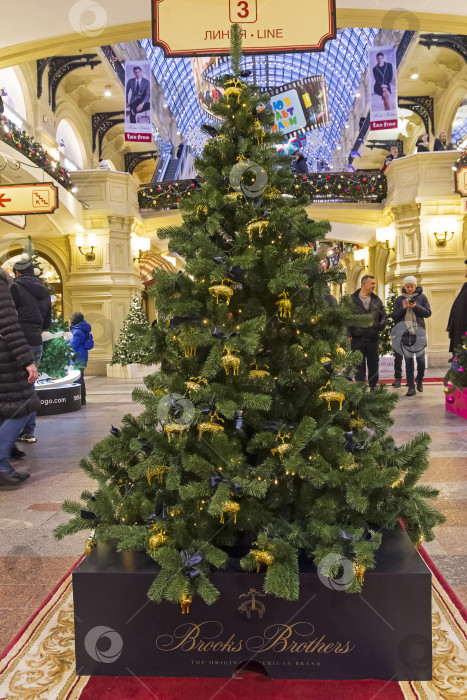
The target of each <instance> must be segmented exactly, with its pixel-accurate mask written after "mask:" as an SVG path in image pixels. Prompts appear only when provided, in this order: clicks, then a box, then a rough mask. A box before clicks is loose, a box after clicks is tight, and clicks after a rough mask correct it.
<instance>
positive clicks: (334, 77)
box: [141, 29, 379, 163]
mask: <svg viewBox="0 0 467 700" xmlns="http://www.w3.org/2000/svg"><path fill="white" fill-rule="evenodd" d="M378 32H379V29H344V30H341V31H339V33H338V35H337V37H336V39H334V40H333V41H328V42H327V44H326V47H325V50H324V51H322V52H320V53H289V54H274V55H271V56H245V57H244V58H243V61H242V67H244V68H245V69H246V68H248V69H251V70H253V75H254V76H255V82H256V84H257V85H260V86H261V87H264V88H268V87H278V86H280V85H283V84H285V83H289V82H292V81H294V80H298V79H300V78H307V77H310V76H313V75H318V74H321V73H323V74H324V75H325V76H326V79H327V85H328V93H329V103H330V107H331V125H330V126H327V127H322V128H320V129H319V130H318V133H319V134H320V136H321V139H319V141H318V144H316V136H317V134H314V136H315V138H314V139H313V141H314V142H315V144H316V145H315V148H314V152H313V157H315V158H317V159H320V160H321V159H323V160H325V161H327V162H328V163H331V158H332V154H333V152H334V149H335V148H336V146H337V144H338V143H339V141H340V138H341V134H342V130H343V129H344V128H345V125H346V123H347V119H348V116H349V112H350V108H351V106H352V104H353V103H354V101H355V93H356V92H357V90H358V87H359V85H360V80H361V77H362V75H363V73H364V71H365V69H366V66H367V61H368V48H369V47H371V46H372V45H373V43H374V40H375V37H376V35H377V34H378ZM141 46H142V47H143V49H144V51H145V53H146V55H147V57H148V59H149V60H150V61H151V62H152V69H153V73H154V76H155V78H156V80H157V82H158V83H159V84H160V85H161V87H162V89H163V90H164V95H165V99H166V101H167V104H168V106H169V107H170V109H171V111H172V112H173V114H174V116H175V118H176V120H177V124H178V128H179V130H180V131H181V132H182V134H184V135H186V134H187V133H188V132H190V131H192V130H193V129H195V128H196V127H199V126H201V124H204V123H206V122H208V121H209V118H208V117H207V115H205V114H204V112H202V110H201V108H200V106H199V103H198V99H197V96H196V90H195V83H194V78H193V71H192V67H191V61H190V59H189V58H164V53H163V51H162V49H160V48H159V47H154V46H153V45H152V42H151V40H150V39H144V40H143V41H141ZM226 72H229V65H228V64H226V63H225V62H223V63H221V64H220V65H219V66H217V67H215V68H214V69H212V70H210V76H216V75H222V74H223V73H226ZM253 75H252V76H251V78H250V79H249V80H252V79H253Z"/></svg>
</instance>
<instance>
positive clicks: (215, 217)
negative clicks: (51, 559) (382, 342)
mask: <svg viewBox="0 0 467 700" xmlns="http://www.w3.org/2000/svg"><path fill="white" fill-rule="evenodd" d="M234 70H235V72H236V73H238V66H237V67H235V69H234ZM221 82H222V84H223V85H224V86H225V87H226V88H227V89H226V95H225V97H223V98H221V99H220V102H219V103H218V104H215V105H213V107H212V109H213V110H214V111H215V112H216V114H217V115H218V116H219V117H220V119H221V123H220V126H219V127H218V133H217V135H215V136H213V137H212V138H210V139H209V141H208V142H207V145H206V148H205V151H204V155H203V157H202V158H200V159H199V160H198V161H197V164H196V167H197V168H198V170H199V172H200V175H201V177H202V179H203V184H202V186H201V189H199V190H197V191H195V190H194V191H193V193H192V194H191V195H190V196H187V198H186V199H185V200H184V201H183V202H182V203H181V210H182V213H183V223H182V224H181V225H180V226H173V227H170V228H168V229H166V230H162V231H160V232H159V235H160V237H161V238H165V239H168V240H169V249H170V250H176V251H177V252H178V253H179V254H180V255H182V256H183V257H184V259H185V260H186V267H185V270H184V271H183V272H182V273H178V274H175V273H170V272H161V273H160V274H159V273H158V279H157V281H156V282H155V284H154V285H153V286H152V287H151V290H150V293H151V294H152V295H153V296H154V298H155V301H156V307H157V309H158V324H157V327H156V328H151V329H149V330H147V332H146V337H145V339H144V344H145V345H144V347H146V348H147V354H146V361H151V362H160V363H161V368H160V371H159V372H158V373H156V374H154V375H151V376H149V377H147V379H146V380H145V384H146V389H145V390H141V389H137V390H135V391H134V393H133V398H134V400H135V401H137V402H138V403H139V404H140V406H141V407H142V410H141V412H140V413H139V414H138V416H131V415H128V416H125V418H124V419H123V422H122V426H121V427H120V431H119V433H118V434H115V435H113V436H110V437H107V438H106V439H105V440H103V441H102V442H100V443H99V444H97V445H96V446H95V447H94V448H93V449H92V451H91V453H90V455H89V457H88V458H87V459H86V460H83V461H82V463H81V466H82V468H83V469H84V471H85V472H86V474H88V475H89V476H90V477H92V478H94V479H95V480H96V481H97V484H98V486H97V490H96V492H95V494H94V496H93V497H90V496H89V494H86V495H85V496H84V499H83V503H84V506H83V507H84V508H85V509H86V510H88V511H91V512H92V513H94V514H95V515H96V517H98V522H97V528H96V538H97V542H98V543H99V542H105V541H111V540H112V541H117V547H118V549H120V550H126V549H128V550H134V549H141V550H142V551H145V552H146V553H147V554H148V556H152V557H153V559H154V560H155V562H157V565H158V568H157V574H156V576H155V580H154V582H153V584H152V585H151V588H150V590H149V593H148V595H149V597H150V599H151V600H154V601H161V600H164V599H165V600H169V601H172V602H175V603H176V602H179V601H180V600H181V599H182V600H184V599H185V598H187V597H190V596H191V597H194V596H200V597H201V598H202V599H203V600H204V601H205V602H206V603H208V604H209V603H212V602H213V601H214V600H216V598H217V597H218V595H219V592H218V591H217V590H216V588H215V586H214V585H213V584H212V582H211V581H210V573H211V571H213V570H216V569H218V568H220V567H223V566H225V564H226V560H227V557H228V555H229V553H230V552H231V548H232V547H233V546H238V545H240V546H245V545H246V547H247V550H246V551H247V552H248V551H250V549H254V548H256V547H257V548H258V549H260V550H265V551H267V552H270V553H271V555H272V556H273V560H271V561H270V565H269V566H268V567H267V569H265V565H264V564H263V565H262V566H263V569H262V571H263V573H262V574H258V575H261V576H264V573H265V578H264V590H265V591H266V592H268V593H271V594H273V595H276V596H279V597H283V598H286V599H288V600H296V599H297V598H298V593H299V577H298V556H299V554H300V555H301V556H306V557H308V558H311V559H313V560H314V561H315V563H317V564H319V562H320V561H321V560H322V559H323V558H324V557H325V556H326V555H327V554H329V553H336V554H339V555H340V556H344V557H347V558H348V559H350V560H351V561H352V562H353V563H354V564H355V565H358V566H359V567H361V568H371V567H373V566H374V564H375V556H376V555H377V550H378V547H379V545H380V542H381V536H380V535H379V534H377V533H378V532H379V531H380V530H381V529H383V528H387V527H389V528H393V527H395V526H396V525H397V523H398V520H399V518H403V520H404V521H405V523H406V524H407V527H408V532H409V534H410V536H411V537H412V539H413V540H414V541H417V540H418V538H419V537H420V535H423V536H424V537H426V538H428V539H429V538H430V537H432V528H433V526H434V525H435V524H437V523H439V522H441V521H442V520H443V516H441V514H439V513H438V512H437V511H435V510H434V509H433V508H432V507H431V506H430V505H428V501H430V500H431V499H432V498H433V497H435V496H436V493H437V492H436V491H434V490H430V489H427V487H426V486H423V487H422V486H418V485H417V482H418V480H419V478H420V476H421V474H422V473H423V472H424V471H425V469H426V468H427V466H428V462H427V450H428V443H429V437H428V436H427V435H419V436H417V437H416V438H415V439H414V440H412V442H410V443H408V444H407V445H404V446H402V447H401V448H396V446H395V444H394V440H393V439H392V438H391V437H388V436H386V431H387V429H388V427H389V426H390V425H391V424H392V419H391V416H390V413H391V410H392V409H393V407H394V403H395V401H396V400H397V398H396V397H395V396H394V395H392V394H391V393H390V392H388V391H387V390H386V388H385V387H384V386H383V385H381V386H379V387H378V388H377V389H376V391H374V392H371V393H370V392H369V391H368V388H367V386H366V385H365V384H363V383H352V382H351V381H349V377H350V378H351V377H352V374H354V372H355V365H356V363H357V362H358V360H359V358H360V357H361V356H360V354H359V353H354V354H352V353H351V352H350V351H349V348H348V345H347V341H346V337H347V327H348V326H349V325H358V323H359V322H360V323H364V322H365V321H362V317H361V316H357V317H356V316H355V315H354V314H353V313H352V310H351V305H350V303H349V300H348V299H345V300H344V301H343V302H342V304H340V305H339V306H337V307H330V306H328V305H327V303H326V301H325V299H326V295H327V289H328V284H329V283H330V281H332V280H335V279H336V275H337V276H339V275H340V274H341V273H340V272H339V271H337V272H336V271H335V270H329V271H328V272H326V271H324V270H323V269H321V267H320V262H319V260H318V257H317V256H315V255H314V253H313V251H314V248H313V246H314V244H316V243H317V242H318V241H320V240H323V238H324V237H325V235H326V233H327V232H329V230H330V226H329V223H327V222H319V223H315V222H312V221H310V220H308V218H307V215H306V210H305V209H304V205H306V204H307V203H308V199H307V198H306V197H302V198H298V199H297V198H291V197H283V196H282V195H281V193H282V192H286V191H287V188H289V187H290V186H291V185H292V182H293V180H292V176H291V174H290V159H289V158H287V157H284V156H280V155H278V153H277V151H276V149H275V148H274V144H276V143H277V142H278V140H279V139H280V138H281V137H280V136H278V135H276V134H273V133H272V132H271V126H272V123H273V114H272V113H271V111H270V110H268V109H263V107H264V105H265V104H267V102H268V97H267V96H265V95H263V94H260V93H258V92H257V90H256V89H255V87H254V86H248V85H246V84H245V83H243V82H240V81H239V80H236V78H235V76H232V75H229V76H226V77H225V78H223V79H222V80H221ZM229 88H231V89H229ZM251 163H253V164H254V165H253V166H252V165H251ZM254 187H256V188H257V191H256V192H255V193H253V194H252V193H251V188H254ZM310 244H311V245H310ZM219 285H222V287H223V289H221V290H219ZM219 291H220V292H221V293H220V294H219ZM227 296H228V297H229V303H227ZM216 297H217V298H216ZM328 402H329V403H328ZM109 422H110V421H109ZM349 432H352V439H353V443H352V444H353V445H354V446H356V449H355V450H353V451H352V449H351V447H349V441H348V439H347V441H346V439H345V436H346V434H347V435H348V433H349ZM357 447H358V449H357ZM92 499H94V500H92ZM67 508H68V510H71V511H72V514H73V515H74V520H72V521H71V523H70V524H69V528H70V531H74V528H76V527H77V523H78V522H79V517H80V516H79V514H78V513H77V510H76V508H75V507H74V506H67ZM83 522H88V523H89V520H88V521H83ZM91 522H92V521H91ZM368 531H371V532H372V533H373V537H372V539H371V540H368V539H366V538H365V537H364V534H365V532H368ZM64 532H65V528H64V527H63V526H61V528H59V530H58V535H59V536H62V535H63V534H64ZM342 532H344V533H351V534H352V535H353V539H348V538H345V537H343V535H342ZM153 538H154V539H153ZM241 563H242V566H243V567H244V568H245V569H247V570H252V571H255V570H256V561H255V559H254V556H253V554H251V553H249V554H246V556H244V557H243V559H242V560H241ZM360 589H361V584H360V582H359V580H358V578H357V577H356V578H355V580H354V581H353V583H352V586H351V589H350V590H352V591H355V592H358V591H359V590H360Z"/></svg>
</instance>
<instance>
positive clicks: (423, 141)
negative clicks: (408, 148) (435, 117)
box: [416, 134, 430, 153]
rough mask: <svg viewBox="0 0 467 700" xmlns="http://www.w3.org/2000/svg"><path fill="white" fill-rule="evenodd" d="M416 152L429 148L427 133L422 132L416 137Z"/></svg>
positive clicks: (424, 151)
mask: <svg viewBox="0 0 467 700" xmlns="http://www.w3.org/2000/svg"><path fill="white" fill-rule="evenodd" d="M416 146H417V153H428V151H429V150H430V144H429V141H428V134H422V135H421V136H419V137H418V139H417V143H416Z"/></svg>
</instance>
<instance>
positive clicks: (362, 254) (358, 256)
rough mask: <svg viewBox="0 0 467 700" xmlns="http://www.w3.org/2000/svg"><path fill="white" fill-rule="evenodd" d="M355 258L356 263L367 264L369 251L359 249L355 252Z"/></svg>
mask: <svg viewBox="0 0 467 700" xmlns="http://www.w3.org/2000/svg"><path fill="white" fill-rule="evenodd" d="M353 258H354V260H355V261H356V262H361V263H363V264H365V261H366V258H367V249H366V248H359V249H358V250H354V253H353Z"/></svg>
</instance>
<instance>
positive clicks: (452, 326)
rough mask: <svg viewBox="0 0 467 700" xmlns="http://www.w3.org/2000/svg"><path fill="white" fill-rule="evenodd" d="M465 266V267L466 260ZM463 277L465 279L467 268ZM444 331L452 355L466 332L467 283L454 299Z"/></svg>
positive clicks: (466, 262)
mask: <svg viewBox="0 0 467 700" xmlns="http://www.w3.org/2000/svg"><path fill="white" fill-rule="evenodd" d="M465 264H466V265H467V260H466V261H465ZM465 276H466V277H467V268H466V270H465ZM446 331H447V332H448V333H449V352H452V353H453V352H454V350H455V349H456V347H457V346H458V345H462V342H463V340H464V338H465V333H466V332H467V282H466V283H465V284H464V286H463V287H462V289H461V290H460V292H459V294H458V295H457V297H456V298H455V299H454V303H453V305H452V307H451V313H450V314H449V321H448V327H447V328H446Z"/></svg>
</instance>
